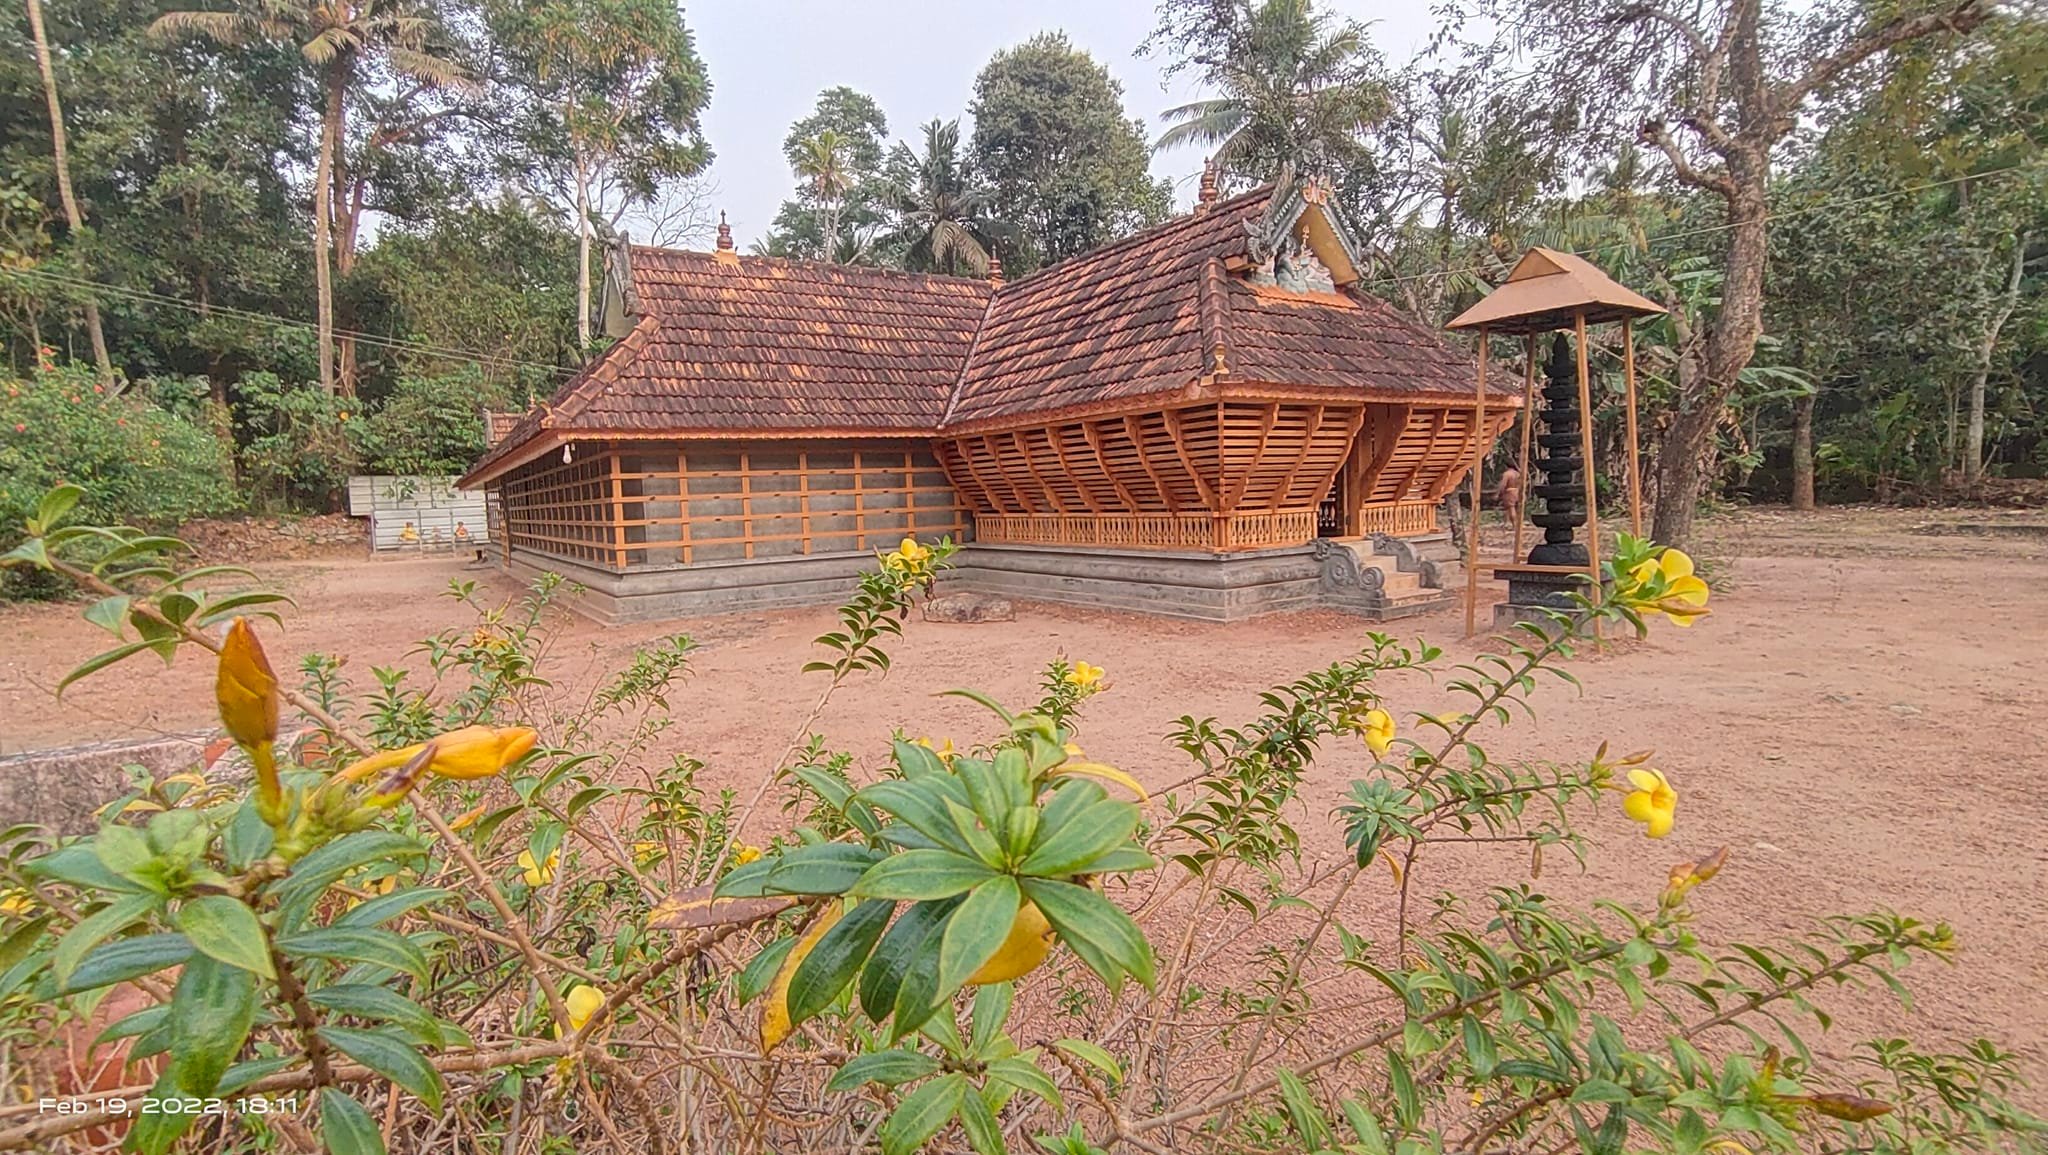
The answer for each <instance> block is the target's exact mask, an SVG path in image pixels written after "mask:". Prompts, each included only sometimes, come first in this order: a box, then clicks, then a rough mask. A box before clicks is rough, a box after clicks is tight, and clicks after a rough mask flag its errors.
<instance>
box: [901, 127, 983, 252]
mask: <svg viewBox="0 0 2048 1155" xmlns="http://www.w3.org/2000/svg"><path fill="white" fill-rule="evenodd" d="M959 151H960V122H959V121H957V120H954V121H942V120H939V119H937V118H933V120H932V122H931V123H930V124H927V125H925V126H924V154H923V155H922V156H919V157H916V158H915V161H914V171H912V172H911V173H908V174H903V173H899V174H897V176H896V179H895V180H894V182H892V183H893V184H894V187H893V188H892V189H891V192H892V193H893V195H894V197H895V200H896V214H897V217H898V219H899V222H900V223H899V225H898V229H897V232H898V236H899V237H900V238H901V240H902V241H903V243H904V245H905V248H904V254H903V266H904V267H905V268H907V269H912V270H915V271H922V272H938V273H951V274H955V275H958V274H960V273H963V272H964V273H968V274H971V275H973V276H977V277H979V276H984V275H986V274H987V273H988V246H987V245H986V244H985V243H983V241H982V239H981V237H980V236H978V235H977V233H978V232H979V231H980V225H979V220H980V217H981V214H982V212H983V210H985V209H986V208H987V207H988V198H987V197H986V195H984V194H983V193H982V192H981V191H980V190H979V189H974V188H970V187H968V184H967V174H966V172H965V171H964V170H963V169H962V167H961V165H960V162H959V159H958V157H959ZM899 155H901V156H903V157H905V158H906V159H908V158H909V151H908V150H907V149H900V150H899ZM906 177H907V179H906Z"/></svg>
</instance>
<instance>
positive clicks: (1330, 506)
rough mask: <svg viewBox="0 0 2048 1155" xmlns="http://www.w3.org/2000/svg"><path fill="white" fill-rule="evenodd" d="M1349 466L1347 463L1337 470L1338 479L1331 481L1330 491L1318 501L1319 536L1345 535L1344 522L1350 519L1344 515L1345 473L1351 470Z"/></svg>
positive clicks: (1317, 520)
mask: <svg viewBox="0 0 2048 1155" xmlns="http://www.w3.org/2000/svg"><path fill="white" fill-rule="evenodd" d="M1349 468H1350V467H1349V466H1348V465H1347V466H1346V467H1345V468H1344V469H1341V470H1338V471H1337V478H1336V480H1335V481H1333V482H1331V483H1330V492H1328V493H1326V494H1324V495H1323V500H1322V501H1320V502H1317V503H1316V536H1317V537H1343V536H1344V534H1345V525H1344V523H1345V521H1347V520H1348V519H1347V518H1346V517H1345V516H1344V489H1345V485H1344V474H1345V473H1347V472H1349Z"/></svg>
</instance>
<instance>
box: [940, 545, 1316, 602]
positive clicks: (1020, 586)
mask: <svg viewBox="0 0 2048 1155" xmlns="http://www.w3.org/2000/svg"><path fill="white" fill-rule="evenodd" d="M1322 572H1323V565H1322V562H1321V561H1320V560H1318V559H1317V558H1316V556H1315V553H1314V549H1313V547H1311V546H1306V545H1299V546H1288V547H1285V548H1282V549H1266V550H1254V551H1248V552H1244V553H1211V552H1208V551H1206V550H1201V551H1198V550H1113V549H1102V548H1083V547H1063V546H1039V545H991V544H984V543H979V542H977V543H975V544H972V545H969V546H967V547H966V548H965V549H963V550H961V551H960V554H959V556H958V557H956V558H955V559H954V563H953V575H954V577H955V578H957V580H958V581H959V582H960V584H961V585H962V586H964V587H966V588H967V589H971V590H977V591H981V592H985V593H995V594H1003V595H1006V596H1009V597H1018V598H1034V599H1037V600H1039V601H1048V602H1060V603H1062V604H1065V605H1079V606H1095V607H1098V608H1101V609H1112V610H1130V611H1133V612H1137V613H1148V614H1163V615H1166V616H1168V617H1176V618H1192V619H1195V620H1197V621H1207V622H1234V621H1241V620H1243V619H1245V618H1252V617H1257V616H1259V615H1260V614H1270V613H1275V612H1278V611H1281V610H1299V609H1309V608H1312V607H1314V606H1316V605H1319V604H1321V603H1322V601H1323V588H1322Z"/></svg>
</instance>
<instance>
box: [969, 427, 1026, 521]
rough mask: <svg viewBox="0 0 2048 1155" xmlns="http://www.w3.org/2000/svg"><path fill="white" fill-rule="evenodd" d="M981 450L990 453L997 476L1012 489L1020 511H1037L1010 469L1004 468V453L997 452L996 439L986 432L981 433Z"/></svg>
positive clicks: (989, 456) (1011, 491)
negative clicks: (1012, 475)
mask: <svg viewBox="0 0 2048 1155" xmlns="http://www.w3.org/2000/svg"><path fill="white" fill-rule="evenodd" d="M981 450H982V452H984V453H986V454H988V459H989V462H990V463H991V464H992V465H994V466H995V468H996V476H997V477H999V478H1001V479H1002V482H1003V487H1004V488H1006V489H1008V490H1009V491H1010V497H1011V498H1012V499H1014V500H1015V501H1016V502H1017V509H1018V511H1019V512H1022V513H1037V512H1038V511H1037V510H1036V509H1033V508H1032V507H1031V499H1030V498H1028V497H1026V496H1024V491H1023V490H1022V489H1021V488H1019V487H1018V485H1017V483H1016V482H1014V481H1012V480H1010V475H1009V473H1008V471H1006V470H1004V469H1003V465H1002V463H1003V458H1002V455H1001V454H999V453H997V452H996V445H995V440H994V439H993V438H991V437H990V436H989V435H988V434H986V433H984V434H982V435H981Z"/></svg>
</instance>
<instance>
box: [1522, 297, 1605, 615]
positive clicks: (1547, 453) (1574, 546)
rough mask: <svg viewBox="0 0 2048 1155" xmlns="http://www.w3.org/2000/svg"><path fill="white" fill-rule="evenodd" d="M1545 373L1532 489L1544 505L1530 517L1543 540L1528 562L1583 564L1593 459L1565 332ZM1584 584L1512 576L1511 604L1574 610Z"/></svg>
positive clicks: (1555, 577)
mask: <svg viewBox="0 0 2048 1155" xmlns="http://www.w3.org/2000/svg"><path fill="white" fill-rule="evenodd" d="M1543 377H1544V380H1543V389H1542V397H1543V408H1542V409H1541V410H1540V411H1539V412H1538V414H1537V416H1538V417H1539V418H1540V419H1541V420H1542V422H1543V431H1542V432H1541V433H1538V434H1537V435H1536V439H1535V440H1536V447H1537V455H1536V460H1535V462H1534V463H1533V464H1534V468H1535V471H1536V472H1537V473H1538V474H1539V475H1540V476H1541V477H1542V482H1541V483H1540V484H1538V485H1535V486H1533V487H1531V488H1530V490H1529V493H1530V496H1532V497H1534V498H1536V499H1537V500H1538V501H1539V502H1540V503H1541V506H1540V508H1539V509H1538V510H1537V512H1536V513H1535V514H1534V515H1532V516H1531V517H1530V518H1529V520H1530V521H1532V522H1534V523H1535V524H1536V525H1538V526H1540V527H1542V529H1543V540H1542V541H1540V542H1538V543H1537V544H1536V547H1535V548H1534V549H1532V550H1530V551H1529V557H1528V564H1530V565H1567V566H1583V565H1585V564H1586V563H1587V560H1588V555H1587V553H1586V546H1585V544H1584V543H1583V542H1580V541H1579V540H1578V533H1577V531H1578V528H1579V527H1580V526H1582V525H1584V524H1586V507H1585V489H1584V485H1585V480H1584V479H1585V476H1586V473H1585V471H1586V469H1587V468H1588V464H1589V463H1588V462H1587V461H1586V460H1585V459H1584V447H1583V442H1582V441H1581V439H1580V436H1579V421H1580V420H1581V417H1582V415H1581V414H1580V413H1579V378H1578V360H1577V358H1576V357H1575V356H1574V354H1573V351H1572V343H1571V339H1570V338H1568V337H1566V336H1565V335H1564V334H1562V333H1560V334H1558V335H1557V336H1556V337H1555V338H1553V339H1552V340H1551V343H1550V363H1549V364H1548V365H1545V366H1544V368H1543ZM1582 584H1583V583H1582V582H1581V581H1580V580H1579V579H1578V578H1576V577H1574V576H1573V575H1571V574H1511V576H1510V577H1509V579H1508V602H1509V604H1511V605H1518V606H1551V607H1554V608H1558V609H1569V608H1571V604H1572V603H1571V599H1570V597H1568V596H1567V595H1568V594H1569V593H1570V592H1571V591H1572V590H1574V589H1576V588H1578V587H1579V586H1581V585H1582Z"/></svg>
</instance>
